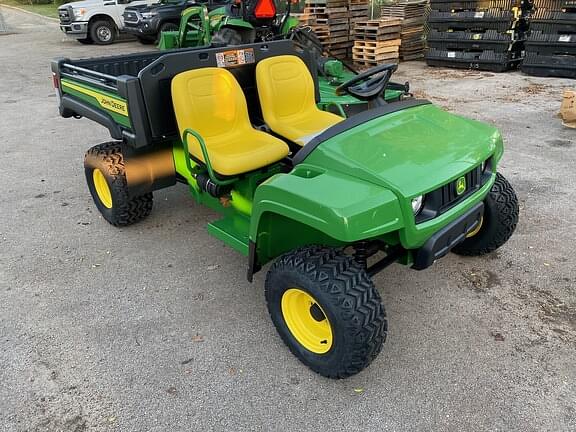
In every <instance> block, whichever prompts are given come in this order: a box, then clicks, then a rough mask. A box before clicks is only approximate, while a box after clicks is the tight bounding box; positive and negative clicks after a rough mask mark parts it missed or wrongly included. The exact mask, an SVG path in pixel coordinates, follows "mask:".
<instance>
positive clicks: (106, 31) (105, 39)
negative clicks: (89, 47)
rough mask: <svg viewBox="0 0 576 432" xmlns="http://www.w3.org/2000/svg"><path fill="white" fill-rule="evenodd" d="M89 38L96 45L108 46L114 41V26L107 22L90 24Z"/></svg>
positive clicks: (101, 21)
mask: <svg viewBox="0 0 576 432" xmlns="http://www.w3.org/2000/svg"><path fill="white" fill-rule="evenodd" d="M90 38H91V39H92V40H93V41H94V43H95V44H96V45H110V44H111V43H113V42H114V40H116V26H115V25H114V24H113V23H112V22H111V21H108V20H100V21H94V22H93V23H92V24H90Z"/></svg>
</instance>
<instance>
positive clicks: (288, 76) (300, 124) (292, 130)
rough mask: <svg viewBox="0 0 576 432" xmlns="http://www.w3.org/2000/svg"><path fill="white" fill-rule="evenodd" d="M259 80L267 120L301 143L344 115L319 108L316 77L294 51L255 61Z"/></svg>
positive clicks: (257, 80) (338, 120) (275, 128)
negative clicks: (315, 88)
mask: <svg viewBox="0 0 576 432" xmlns="http://www.w3.org/2000/svg"><path fill="white" fill-rule="evenodd" d="M256 83H257V86H258V95H259V97H260V105H261V107H262V115H263V117H264V121H265V122H266V124H267V125H268V126H269V127H270V129H272V130H273V131H274V132H275V133H277V134H278V135H280V136H282V137H284V138H288V139H289V140H290V141H292V142H294V143H296V144H299V145H301V146H303V145H306V143H308V142H309V141H310V140H311V139H312V138H314V137H315V136H316V135H319V134H320V133H322V132H323V131H325V130H326V129H328V128H329V127H330V126H333V125H335V124H336V123H339V122H341V121H343V120H344V119H343V118H342V117H340V116H337V115H336V114H332V113H329V112H326V111H322V110H320V109H319V108H318V107H317V106H316V100H315V97H314V81H313V79H312V75H311V74H310V71H309V70H308V68H307V67H306V65H305V64H304V62H303V61H302V60H301V59H300V58H298V57H296V56H293V55H283V56H276V57H270V58H267V59H265V60H262V61H261V62H259V63H258V64H257V65H256Z"/></svg>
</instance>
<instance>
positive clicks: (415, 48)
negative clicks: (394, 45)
mask: <svg viewBox="0 0 576 432" xmlns="http://www.w3.org/2000/svg"><path fill="white" fill-rule="evenodd" d="M426 5H427V3H426V0H407V1H406V0H404V1H402V0H401V1H400V2H398V3H395V4H392V5H382V7H381V8H380V15H381V16H382V17H389V18H401V19H402V24H401V32H400V37H401V39H402V46H401V47H400V58H401V59H402V60H413V59H416V58H422V57H423V56H424V48H425V47H424V24H425V15H426Z"/></svg>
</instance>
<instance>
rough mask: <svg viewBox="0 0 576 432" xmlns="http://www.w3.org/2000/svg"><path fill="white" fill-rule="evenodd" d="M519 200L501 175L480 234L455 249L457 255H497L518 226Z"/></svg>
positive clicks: (488, 198) (486, 202)
mask: <svg viewBox="0 0 576 432" xmlns="http://www.w3.org/2000/svg"><path fill="white" fill-rule="evenodd" d="M518 214H519V208H518V198H517V197H516V193H515V192H514V189H513V188H512V185H510V183H508V180H506V179H505V178H504V176H503V175H502V174H500V173H497V174H496V181H495V182H494V185H492V189H490V193H489V194H488V195H487V196H486V199H485V200H484V215H483V217H482V221H481V225H480V227H479V229H478V230H475V231H473V232H472V233H470V234H468V237H467V238H466V239H465V240H464V241H463V242H462V243H460V244H459V245H457V246H455V247H454V248H453V249H452V252H454V253H455V254H457V255H466V256H480V255H485V254H487V253H490V252H493V251H495V250H496V249H498V248H499V247H500V246H502V245H503V244H504V243H506V242H507V241H508V239H509V238H510V237H511V236H512V234H513V233H514V230H515V229H516V225H517V224H518Z"/></svg>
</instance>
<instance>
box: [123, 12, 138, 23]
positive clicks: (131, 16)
mask: <svg viewBox="0 0 576 432" xmlns="http://www.w3.org/2000/svg"><path fill="white" fill-rule="evenodd" d="M124 22H130V23H137V22H138V14H137V13H136V12H124Z"/></svg>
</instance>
